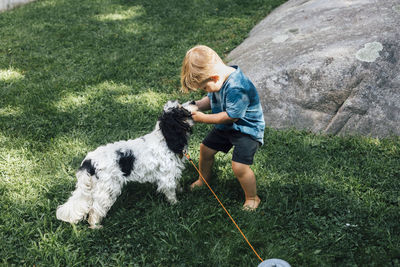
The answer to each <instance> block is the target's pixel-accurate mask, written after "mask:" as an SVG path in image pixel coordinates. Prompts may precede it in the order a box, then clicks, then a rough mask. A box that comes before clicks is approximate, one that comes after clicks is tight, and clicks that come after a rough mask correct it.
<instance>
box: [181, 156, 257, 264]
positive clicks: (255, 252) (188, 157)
mask: <svg viewBox="0 0 400 267" xmlns="http://www.w3.org/2000/svg"><path fill="white" fill-rule="evenodd" d="M185 156H186V158H187V159H188V160H189V161H190V162H191V163H192V165H193V167H194V168H195V169H196V171H197V172H198V173H199V175H200V177H201V179H202V180H203V182H204V183H205V184H206V185H207V187H208V189H210V191H211V193H213V195H214V197H215V198H216V199H217V200H218V202H219V204H220V205H221V207H222V208H223V209H224V211H225V212H226V214H228V216H229V218H230V219H231V221H232V222H233V224H234V225H235V226H236V228H237V229H238V230H239V232H240V233H241V234H242V236H243V238H244V240H246V242H247V244H248V245H249V246H250V248H251V249H252V250H253V252H254V254H256V256H257V257H258V259H259V260H260V261H263V259H262V258H261V257H260V255H258V253H257V251H256V250H255V249H254V247H253V246H252V245H251V244H250V242H249V240H248V239H247V238H246V236H245V235H244V234H243V232H242V230H240V227H239V225H237V223H236V222H235V220H234V219H233V218H232V216H231V215H230V214H229V212H228V211H227V209H226V208H225V207H224V205H223V204H222V202H221V201H220V200H219V198H218V197H217V195H216V194H215V193H214V191H213V190H212V189H211V187H210V185H209V184H208V183H207V181H206V179H204V177H203V175H201V173H200V171H199V169H198V168H197V167H196V165H195V164H194V162H193V160H192V159H191V158H190V156H189V155H188V154H187V153H186V152H185Z"/></svg>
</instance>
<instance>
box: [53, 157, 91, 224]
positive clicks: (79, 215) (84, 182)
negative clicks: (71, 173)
mask: <svg viewBox="0 0 400 267" xmlns="http://www.w3.org/2000/svg"><path fill="white" fill-rule="evenodd" d="M93 174H94V173H91V171H90V170H88V169H86V168H85V167H84V164H82V166H81V168H80V169H79V170H78V172H77V173H76V178H77V179H78V181H77V183H76V188H75V191H74V192H72V196H71V197H70V198H69V199H68V201H67V202H66V203H65V204H63V205H60V206H58V208H57V212H56V216H57V219H58V220H61V221H65V222H69V223H78V222H79V221H81V220H82V219H84V218H85V217H86V215H87V214H88V213H89V211H90V209H91V207H92V203H93V198H92V193H91V189H92V175H93Z"/></svg>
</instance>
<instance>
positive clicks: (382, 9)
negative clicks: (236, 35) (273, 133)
mask: <svg viewBox="0 0 400 267" xmlns="http://www.w3.org/2000/svg"><path fill="white" fill-rule="evenodd" d="M399 59H400V2H399V1H398V0H385V1H376V0H353V1H351V0H335V1H327V0H309V1H307V0H291V1H288V2H287V3H285V4H283V5H281V6H280V7H279V8H277V9H276V10H274V11H273V12H272V13H271V14H270V15H269V16H267V17H266V18H265V19H264V20H263V21H261V22H260V23H259V24H258V25H257V26H256V27H255V28H254V29H253V30H252V31H251V32H250V35H249V37H248V38H247V39H246V40H245V41H244V42H243V43H242V44H241V45H240V46H238V47H237V48H236V49H234V50H233V51H232V52H231V53H230V54H229V56H228V60H229V62H230V63H231V64H237V65H239V66H240V67H241V68H242V70H243V71H244V72H245V73H246V74H247V75H248V76H249V77H250V78H251V79H252V81H253V82H254V84H255V85H256V86H257V88H258V90H259V93H260V97H261V101H262V105H263V109H264V116H265V121H266V124H267V125H268V126H271V127H273V128H277V129H285V128H292V127H294V128H297V129H306V130H311V131H313V132H324V133H329V134H362V135H368V136H373V137H386V136H391V135H400V63H399Z"/></svg>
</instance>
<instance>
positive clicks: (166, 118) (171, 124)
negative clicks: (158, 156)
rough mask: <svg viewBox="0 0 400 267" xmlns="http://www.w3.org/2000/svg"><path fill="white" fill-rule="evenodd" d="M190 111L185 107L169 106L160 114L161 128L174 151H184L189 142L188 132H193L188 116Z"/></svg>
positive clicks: (178, 152)
mask: <svg viewBox="0 0 400 267" xmlns="http://www.w3.org/2000/svg"><path fill="white" fill-rule="evenodd" d="M190 115H191V114H190V112H189V111H188V110H186V109H184V108H169V109H168V110H167V111H164V112H163V114H162V115H161V116H160V118H159V121H160V129H161V132H162V134H163V136H164V138H165V141H166V142H167V146H168V148H169V149H170V150H172V151H173V152H174V153H177V154H180V153H182V151H183V149H184V148H185V146H187V143H188V134H189V133H191V127H190V124H189V123H188V122H187V118H188V117H190Z"/></svg>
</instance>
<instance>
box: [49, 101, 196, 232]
mask: <svg viewBox="0 0 400 267" xmlns="http://www.w3.org/2000/svg"><path fill="white" fill-rule="evenodd" d="M194 110H197V107H196V106H195V105H192V104H190V103H185V104H183V105H180V104H179V103H178V102H177V101H174V102H172V101H168V103H167V104H165V106H164V111H163V113H162V115H161V116H160V117H159V120H158V121H157V124H156V127H155V129H154V130H153V131H152V132H151V133H149V134H147V135H145V136H142V137H139V138H137V139H134V140H128V141H119V142H116V143H112V144H107V145H105V146H101V147H98V148H97V149H96V150H94V151H92V152H89V153H88V154H87V156H86V157H85V159H84V160H83V162H82V164H81V166H80V168H79V169H78V171H77V173H76V177H77V180H78V181H77V183H76V189H75V191H73V192H72V196H71V197H70V198H69V199H68V201H67V202H66V203H65V204H63V205H61V206H59V207H58V208H57V214H56V215H57V219H59V220H62V221H66V222H69V223H77V222H79V221H80V220H82V219H84V218H86V216H87V215H89V217H88V222H89V224H90V228H99V227H101V225H100V222H101V220H102V219H103V218H104V217H105V216H106V214H107V212H108V210H109V209H110V208H111V206H112V205H113V204H114V202H115V201H116V199H117V197H118V196H119V195H120V194H121V190H122V187H123V186H124V185H125V184H126V183H127V182H129V181H136V182H141V183H144V182H152V183H156V184H157V186H158V189H157V190H158V191H159V192H162V193H164V194H165V196H166V198H167V199H168V201H169V202H170V203H172V204H174V203H176V202H177V199H176V193H175V190H176V189H177V187H179V179H180V178H181V174H182V170H183V169H184V161H185V157H183V151H184V149H185V148H186V147H187V144H188V139H189V136H190V134H191V128H192V126H193V124H194V122H193V120H192V118H191V111H194Z"/></svg>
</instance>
